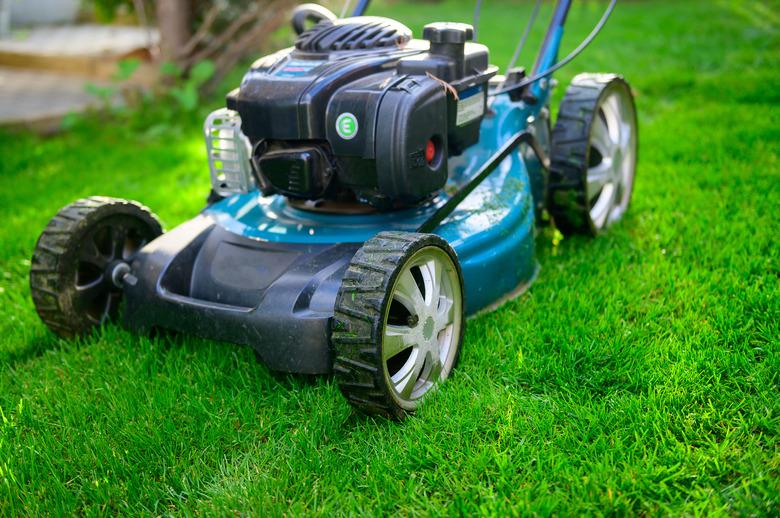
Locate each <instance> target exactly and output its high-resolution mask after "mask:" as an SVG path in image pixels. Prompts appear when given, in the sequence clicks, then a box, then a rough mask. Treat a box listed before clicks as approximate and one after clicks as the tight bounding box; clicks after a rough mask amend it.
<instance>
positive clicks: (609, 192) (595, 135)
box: [585, 89, 636, 229]
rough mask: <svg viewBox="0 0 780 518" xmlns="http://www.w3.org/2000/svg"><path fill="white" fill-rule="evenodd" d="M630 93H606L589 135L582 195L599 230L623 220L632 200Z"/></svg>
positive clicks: (633, 142)
mask: <svg viewBox="0 0 780 518" xmlns="http://www.w3.org/2000/svg"><path fill="white" fill-rule="evenodd" d="M629 95H630V94H629V93H628V92H627V91H624V90H622V89H617V90H613V91H612V92H611V93H609V94H608V95H607V96H606V97H605V98H604V100H603V101H602V103H601V105H600V106H599V108H598V111H597V113H596V116H595V118H594V120H593V123H592V127H591V135H590V138H591V140H590V153H589V163H588V172H587V185H586V189H585V192H586V194H587V198H588V202H589V204H590V218H591V220H592V221H593V224H594V225H595V226H596V228H597V229H601V228H604V227H606V226H607V225H609V224H610V223H613V222H615V221H617V220H618V219H620V218H621V217H622V216H623V213H624V212H625V210H626V208H627V207H628V202H629V200H630V199H631V189H632V188H633V183H634V169H635V165H636V120H635V119H634V110H633V107H632V104H631V99H630V97H629Z"/></svg>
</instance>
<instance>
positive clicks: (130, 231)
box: [73, 216, 154, 324]
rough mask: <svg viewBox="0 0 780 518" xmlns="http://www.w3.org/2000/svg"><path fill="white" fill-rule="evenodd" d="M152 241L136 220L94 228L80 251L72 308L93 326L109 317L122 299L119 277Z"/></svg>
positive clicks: (119, 219)
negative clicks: (142, 248) (139, 252)
mask: <svg viewBox="0 0 780 518" xmlns="http://www.w3.org/2000/svg"><path fill="white" fill-rule="evenodd" d="M153 238H154V236H152V235H151V234H150V231H149V229H148V228H146V225H144V223H143V222H141V221H138V220H136V219H135V218H129V217H128V218H125V217H119V216H115V217H112V218H107V219H106V220H105V221H101V222H99V223H98V224H96V225H95V227H94V228H93V229H92V230H91V231H90V232H89V233H88V234H87V235H86V237H85V238H84V240H83V241H82V243H81V247H80V249H79V258H78V267H77V269H76V279H75V293H74V297H73V304H74V306H75V308H76V309H77V310H78V311H80V312H83V314H84V315H86V316H87V318H88V319H89V320H91V321H92V322H94V323H96V324H100V323H102V322H103V321H105V320H106V319H107V318H108V317H110V316H111V315H112V313H113V312H114V310H115V309H116V307H117V305H118V302H119V298H120V295H121V289H120V288H119V287H118V286H117V284H116V281H117V280H118V275H120V274H121V273H122V272H123V271H125V270H126V271H128V272H129V270H130V268H129V267H128V266H127V264H128V263H129V262H130V261H132V259H133V257H134V256H135V254H136V253H137V252H138V250H140V249H141V247H143V246H144V245H145V244H146V243H147V242H149V241H151V239H153Z"/></svg>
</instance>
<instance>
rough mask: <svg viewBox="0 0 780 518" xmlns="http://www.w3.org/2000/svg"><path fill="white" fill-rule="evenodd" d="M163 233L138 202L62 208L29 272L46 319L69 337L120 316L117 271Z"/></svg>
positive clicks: (100, 200)
mask: <svg viewBox="0 0 780 518" xmlns="http://www.w3.org/2000/svg"><path fill="white" fill-rule="evenodd" d="M160 234H162V226H161V225H160V221H159V220H158V219H157V217H156V216H155V215H154V214H152V212H151V211H149V209H147V208H146V207H144V206H143V205H141V204H139V203H136V202H133V201H127V200H121V199H116V198H106V197H101V196H93V197H91V198H85V199H81V200H78V201H75V202H73V203H71V204H70V205H67V206H66V207H64V208H63V209H61V210H60V211H59V212H58V213H57V215H56V216H54V217H53V218H52V219H51V221H49V224H48V225H46V228H45V229H44V230H43V232H42V233H41V235H40V237H39V238H38V242H37V244H36V245H35V252H34V253H33V257H32V266H31V268H30V292H31V294H32V299H33V303H34V304H35V309H36V310H37V312H38V315H39V316H40V317H41V320H43V322H44V324H46V326H47V327H48V328H49V329H51V330H52V331H53V332H54V333H55V334H57V335H59V336H61V337H65V338H69V337H73V336H76V335H80V334H84V333H86V332H88V331H89V330H91V329H92V328H94V327H96V326H99V325H101V324H102V323H103V322H105V321H106V320H109V319H111V318H113V317H114V316H116V312H117V309H118V305H119V302H120V300H121V295H122V293H121V289H120V288H119V287H118V286H117V285H116V284H115V282H114V281H113V280H112V278H111V277H112V275H113V272H114V271H115V269H116V267H117V265H119V264H120V263H125V264H129V263H130V261H132V258H133V256H134V255H135V253H136V252H137V251H138V250H140V249H141V247H143V246H144V245H145V244H146V243H148V242H149V241H152V240H153V239H154V238H156V237H157V236H159V235H160Z"/></svg>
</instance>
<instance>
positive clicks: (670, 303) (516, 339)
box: [0, 1, 780, 515]
mask: <svg viewBox="0 0 780 518" xmlns="http://www.w3.org/2000/svg"><path fill="white" fill-rule="evenodd" d="M603 5H604V4H603V3H598V2H587V3H584V2H583V3H582V5H579V3H578V5H577V6H575V7H574V8H573V10H572V12H571V14H570V16H569V25H568V26H567V29H568V34H567V49H568V48H572V47H573V46H574V44H576V42H577V41H578V40H579V39H581V38H582V36H583V35H584V34H586V33H587V31H588V30H589V27H590V26H592V24H593V23H594V22H595V20H596V19H597V18H598V16H599V13H600V11H601V9H602V8H603ZM515 9H516V8H515V7H513V6H512V5H510V4H508V3H498V2H488V3H487V4H486V6H485V12H484V13H483V27H482V34H483V35H484V38H483V39H484V41H485V42H486V43H488V44H490V45H491V47H492V50H493V58H494V59H493V61H494V62H495V63H497V64H500V65H504V64H505V63H506V62H507V61H508V58H509V55H510V54H511V52H512V47H513V42H514V41H515V39H516V36H517V33H519V32H520V28H519V26H520V24H521V23H522V16H519V15H515V14H514V13H515V12H516V10H515ZM524 9H525V11H524V12H525V13H527V12H529V9H530V5H528V4H524ZM549 11H550V6H549V4H547V5H546V7H545V13H549ZM374 12H376V13H381V14H386V13H391V12H393V13H396V15H397V16H399V17H400V18H401V19H402V20H404V21H406V22H407V23H409V24H410V25H411V26H413V27H414V29H415V30H416V31H419V29H420V28H421V26H422V24H423V23H424V22H425V21H429V20H433V19H437V18H439V19H441V18H448V19H453V20H464V21H467V20H469V18H470V12H471V7H470V5H469V4H465V3H446V4H430V3H416V4H402V3H398V4H394V5H393V6H388V5H383V6H380V7H378V8H377V9H376V10H375V11H374ZM779 12H780V9H778V3H777V2H773V3H762V2H757V1H756V2H753V1H745V2H736V1H734V2H730V1H715V2H709V1H699V2H693V1H691V2H672V1H666V2H661V1H656V2H622V3H621V5H620V6H619V8H618V10H617V11H616V13H615V15H614V18H613V20H611V22H610V23H609V25H608V27H607V28H606V29H605V30H604V32H603V34H602V35H601V36H600V37H599V38H598V39H597V40H596V42H595V43H594V45H593V47H592V48H590V49H588V50H587V51H586V52H585V53H584V54H583V55H582V56H581V57H580V58H579V59H578V60H577V61H576V62H575V63H574V64H573V65H572V66H570V67H568V68H567V69H566V70H565V71H564V72H563V73H562V74H560V75H559V76H558V78H559V80H560V81H561V84H562V85H565V84H566V83H567V82H568V81H569V79H570V78H571V77H572V75H573V74H575V73H577V72H580V71H586V70H588V71H617V72H621V73H623V74H625V75H626V77H627V78H628V79H629V80H630V81H631V83H632V85H633V87H634V88H635V90H636V94H637V104H638V108H639V117H640V124H641V131H640V133H641V136H640V142H641V146H640V165H639V170H638V177H637V183H636V191H635V196H634V203H633V205H632V207H631V210H630V211H629V213H628V215H627V217H626V219H625V220H624V221H623V222H622V223H621V224H619V225H618V226H617V227H615V228H614V229H613V230H612V231H611V232H610V233H609V234H608V235H607V236H605V237H603V238H599V239H597V240H595V241H592V240H588V239H585V238H568V239H565V240H564V241H563V242H562V243H561V244H560V245H559V246H557V247H553V246H552V244H551V242H550V238H549V236H547V235H543V236H542V237H541V238H540V241H539V251H538V256H539V261H540V263H541V266H542V270H541V273H540V275H539V278H538V280H537V282H536V284H535V285H534V286H533V287H532V289H531V290H530V291H529V292H528V293H527V294H526V295H524V296H523V297H521V298H519V299H517V300H514V301H512V302H510V303H508V304H506V305H505V306H503V307H502V308H500V309H499V310H498V311H496V312H494V313H491V314H488V315H484V316H481V317H479V318H476V319H473V320H471V321H470V322H469V326H468V329H467V332H466V340H465V346H464V349H463V355H462V359H461V363H460V366H459V368H458V370H457V372H456V374H455V376H454V378H452V379H451V380H450V381H449V382H447V384H446V385H445V386H444V387H443V389H442V390H440V391H439V392H438V393H436V394H435V395H434V396H433V397H431V399H430V400H429V401H428V402H427V404H426V405H425V406H424V408H423V409H422V410H421V411H420V412H419V413H418V414H417V415H416V416H414V417H412V418H410V419H408V420H407V421H405V422H403V423H395V422H389V421H385V420H382V419H371V418H366V417H363V416H362V415H357V414H354V413H353V412H352V411H351V410H350V408H349V407H348V405H347V403H346V402H345V401H344V400H343V399H342V398H341V396H340V394H339V391H338V389H337V386H336V384H335V383H334V381H333V379H330V378H319V379H317V380H315V381H309V380H304V379H300V378H296V377H280V376H276V375H272V374H271V373H269V372H268V370H267V369H265V368H264V367H263V366H262V365H259V364H258V363H256V362H255V359H254V356H253V355H252V353H251V351H250V350H248V349H246V348H241V347H238V346H233V345H229V344H222V343H213V342H210V341H205V340H198V339H192V338H187V337H176V338H160V339H154V340H150V339H146V338H142V337H137V336H134V335H131V334H129V333H127V332H126V331H124V330H122V329H121V328H120V327H118V326H109V327H107V328H105V329H103V330H102V331H100V332H99V333H97V334H95V335H94V336H92V337H89V338H85V339H83V340H82V341H77V342H67V341H62V340H58V339H56V338H55V337H54V336H53V335H52V334H50V333H48V332H47V331H46V329H45V328H44V327H43V325H42V324H41V323H40V322H39V320H38V319H37V317H36V315H35V312H34V310H33V307H32V303H31V301H30V297H29V291H28V287H27V272H28V268H29V257H30V256H31V253H32V249H33V246H34V244H35V240H36V238H37V235H38V233H39V232H40V230H41V229H42V228H43V227H44V225H45V224H46V222H47V220H48V218H49V217H50V216H51V215H52V214H53V213H54V212H55V211H56V210H57V209H58V208H59V207H60V206H62V205H64V204H65V203H68V202H70V201H72V200H73V199H76V198H78V197H81V196H87V195H91V194H105V195H112V196H121V197H128V198H134V199H139V200H142V201H143V202H144V203H146V204H148V205H149V206H150V207H152V208H153V209H154V210H156V211H157V212H158V213H159V214H160V216H161V217H162V219H163V221H164V222H165V223H166V225H167V226H168V227H169V228H170V227H172V226H174V225H176V224H178V223H180V222H182V221H184V220H185V219H187V218H188V217H191V216H192V215H193V214H195V213H196V211H197V210H199V208H200V207H201V206H202V203H203V198H204V195H205V194H206V191H207V189H208V174H207V168H206V164H205V152H204V150H203V146H202V145H201V140H200V129H199V124H200V123H199V121H198V120H195V119H193V120H192V121H191V122H190V123H188V124H187V125H186V127H185V128H184V129H183V130H182V131H181V132H179V133H171V132H163V133H162V135H163V139H162V140H159V137H155V136H154V135H155V133H154V132H135V131H132V130H130V129H127V128H124V127H122V125H117V124H111V123H101V122H100V121H94V120H93V121H91V122H89V121H88V122H87V123H85V124H82V125H79V126H77V127H76V129H75V130H74V131H72V132H70V133H68V134H64V135H61V136H58V137H55V138H50V139H41V138H37V137H32V136H27V135H4V136H2V137H0V156H2V160H0V179H2V188H1V189H0V219H1V220H2V222H3V225H2V228H0V407H1V408H2V417H0V515H16V514H30V515H41V514H54V515H58V514H87V515H94V514H115V513H128V514H140V513H143V514H168V513H175V514H178V513H184V514H189V513H199V514H210V513H218V514H234V513H238V512H241V511H247V510H251V511H253V514H260V515H265V514H271V515H282V514H293V515H296V514H309V513H312V514H313V513H321V514H328V515H330V514H353V515H364V514H369V515H380V514H389V513H397V514H400V515H410V514H434V515H435V514H441V513H447V514H456V513H459V512H462V513H463V514H468V515H473V514H504V513H512V514H520V513H525V512H535V513H538V514H551V513H555V514H575V513H577V514H579V513H610V514H612V513H615V514H623V513H637V514H640V513H641V514H658V513H669V514H682V513H685V514H698V513H702V512H707V513H725V514H745V515H748V514H757V515H773V514H774V515H777V514H778V512H780V496H778V495H780V441H779V440H778V431H780V390H779V389H780V387H779V385H780V379H779V376H780V374H779V373H780V345H779V342H780V329H779V328H778V326H779V324H778V322H779V321H780V318H779V317H780V290H779V289H778V288H779V286H778V284H779V283H780V281H778V276H779V274H780V250H779V247H778V239H780V224H778V218H780V174H779V172H778V142H780V86H778V85H780V52H779V51H778V49H780V36H779V35H778V31H777V27H778V26H780V16H779V15H778V13H779ZM542 29H543V27H542V26H541V25H540V27H539V30H537V31H536V33H535V36H536V37H537V38H538V36H539V35H540V34H541V30H542ZM529 55H530V53H526V54H525V57H526V62H527V61H528V59H527V58H528V56H529ZM563 89H564V88H559V91H558V93H557V99H559V98H560V96H561V94H562V92H563ZM204 110H205V108H204Z"/></svg>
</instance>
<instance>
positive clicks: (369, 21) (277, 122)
mask: <svg viewBox="0 0 780 518" xmlns="http://www.w3.org/2000/svg"><path fill="white" fill-rule="evenodd" d="M383 20H384V21H383ZM317 31H319V33H318V32H317ZM372 31H373V32H372ZM372 34H376V35H377V37H373V36H371V35H372ZM410 35H411V31H409V30H408V29H407V28H405V27H404V26H403V25H401V24H399V23H398V22H395V21H392V20H385V19H381V18H368V17H366V18H362V17H358V18H348V19H344V20H337V21H335V22H328V21H325V22H322V23H320V24H318V25H317V26H316V27H315V28H314V29H312V31H308V32H306V33H304V34H302V35H301V36H300V37H299V41H298V42H297V43H296V47H295V48H291V49H287V50H284V51H281V52H279V53H276V54H273V55H271V56H267V57H265V58H262V59H260V60H258V61H257V62H256V63H255V64H254V65H253V66H252V68H251V69H250V71H249V72H248V73H247V74H246V76H245V77H244V79H243V81H242V83H241V87H240V88H238V89H236V90H234V91H232V92H231V93H230V94H228V97H227V105H228V108H230V109H233V110H236V111H238V112H239V114H240V115H241V119H242V130H243V132H244V133H245V134H246V135H247V136H248V137H249V139H250V141H251V142H252V144H253V145H255V149H256V150H257V151H258V153H264V152H271V151H268V150H269V149H270V148H268V147H267V146H263V145H257V144H259V143H261V142H263V141H273V142H280V141H281V142H285V143H286V146H287V147H288V148H292V150H291V151H289V152H290V154H291V156H290V157H289V158H288V159H283V158H282V157H281V154H280V153H281V152H277V151H273V153H275V155H274V156H273V157H272V159H266V158H264V157H262V156H255V164H256V165H258V166H259V167H258V169H259V173H260V174H261V175H264V176H265V177H266V179H267V180H268V183H270V184H271V185H272V186H273V187H274V188H276V190H277V192H280V193H283V194H285V195H287V196H290V197H296V198H305V199H317V198H322V197H329V196H334V195H336V194H338V193H341V192H343V191H345V190H346V191H351V192H353V193H354V194H356V195H357V197H358V199H360V200H362V201H365V202H368V203H371V204H373V205H375V206H378V207H380V208H394V207H396V206H398V205H408V204H414V203H416V202H419V201H420V200H423V199H425V198H427V197H429V196H430V195H431V194H432V193H433V192H435V191H436V190H438V189H440V188H442V187H443V186H444V184H445V182H446V180H447V174H448V172H447V157H448V156H451V155H456V154H460V153H461V152H463V150H464V149H465V148H466V147H468V146H470V145H472V144H474V143H476V142H477V140H478V138H479V126H480V122H481V120H482V116H483V114H484V112H485V107H486V100H487V95H486V92H487V81H488V79H489V78H490V77H491V76H492V75H494V74H495V72H496V68H495V67H492V66H490V65H489V64H488V51H487V48H486V47H485V46H483V45H479V44H476V43H471V42H468V41H467V40H469V39H471V37H472V29H471V27H470V26H468V25H464V24H443V23H440V24H431V25H429V26H426V28H425V31H424V35H425V37H426V38H429V39H430V41H424V40H410V39H409V37H410ZM355 42H358V43H355ZM388 42H394V44H393V45H389V43H388ZM350 45H352V46H358V47H360V46H361V45H365V47H362V48H360V49H359V50H357V49H355V48H350ZM345 48H346V49H347V50H343V49H345ZM343 116H348V117H351V120H354V125H355V126H356V130H355V131H354V132H350V133H349V134H346V133H344V132H343V131H339V127H338V124H339V121H340V117H343ZM302 141H320V142H322V143H323V144H322V145H321V146H318V147H317V149H318V151H317V152H314V151H312V150H309V151H307V154H306V156H304V155H302V154H301V152H300V151H296V150H297V149H299V148H300V147H301V146H300V143H301V142H302ZM429 141H431V142H433V143H434V144H435V147H436V154H435V156H434V159H433V160H430V161H429V160H426V158H425V149H426V146H427V145H428V142H429ZM318 153H323V154H324V155H325V156H326V157H327V159H326V160H321V159H319V158H317V157H319V155H318ZM293 154H294V155H295V156H294V157H293V156H292V155H293ZM285 163H286V164H288V165H290V166H291V167H289V169H288V171H289V173H288V175H289V178H286V177H285V175H284V169H285V166H284V164H285ZM293 164H298V165H297V166H295V167H292V165H293ZM328 167H330V170H328ZM301 171H304V172H301Z"/></svg>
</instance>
